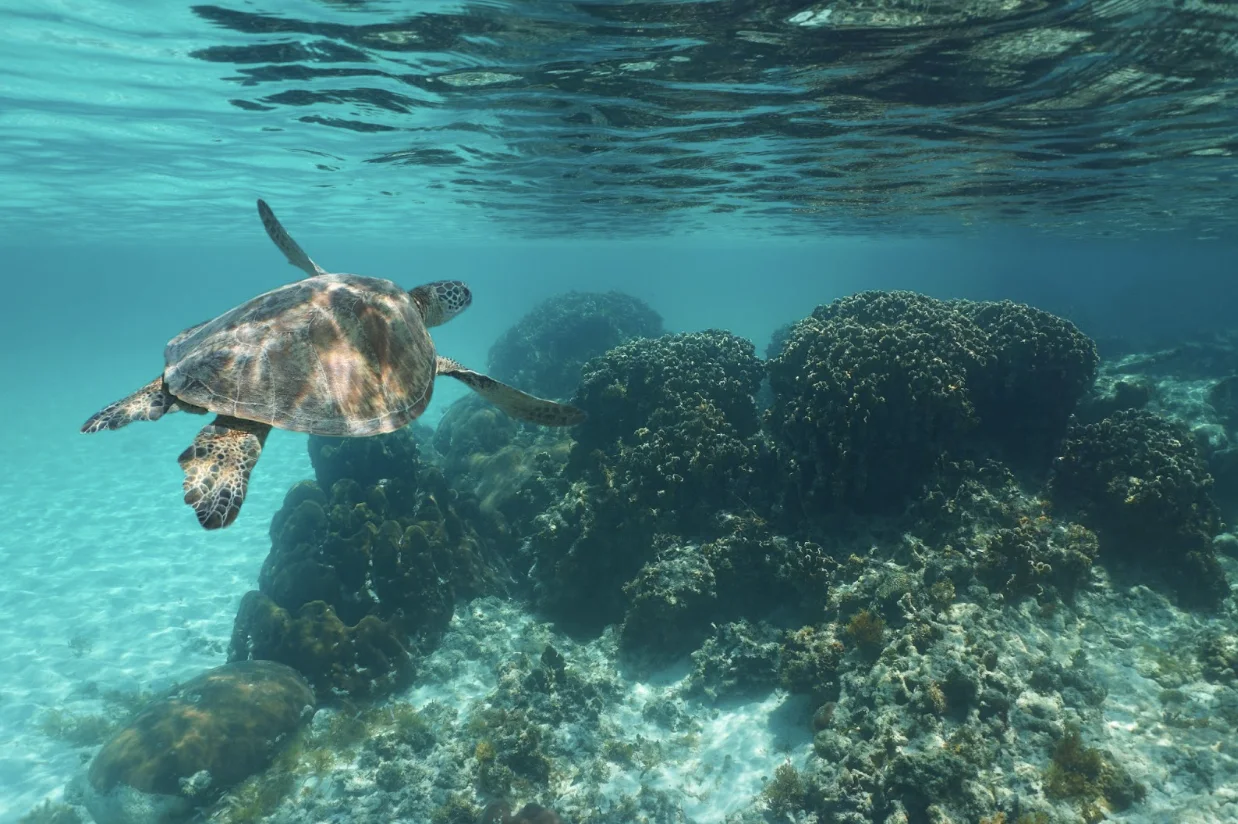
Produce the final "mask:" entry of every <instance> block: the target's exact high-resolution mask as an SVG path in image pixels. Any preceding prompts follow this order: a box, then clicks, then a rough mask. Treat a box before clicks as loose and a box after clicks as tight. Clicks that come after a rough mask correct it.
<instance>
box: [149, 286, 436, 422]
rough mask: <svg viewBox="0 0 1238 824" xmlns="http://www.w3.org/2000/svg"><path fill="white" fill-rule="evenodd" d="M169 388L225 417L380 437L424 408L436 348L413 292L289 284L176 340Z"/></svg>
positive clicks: (168, 354)
mask: <svg viewBox="0 0 1238 824" xmlns="http://www.w3.org/2000/svg"><path fill="white" fill-rule="evenodd" d="M164 359H165V362H166V365H167V368H166V369H165V371H164V382H165V385H166V386H167V388H168V389H169V390H170V391H171V392H172V394H173V395H175V396H176V397H177V398H180V399H182V400H184V401H188V402H189V403H192V404H195V405H197V406H201V407H205V408H206V409H208V410H210V411H211V412H214V413H216V414H222V415H232V416H234V417H238V418H245V419H247V420H253V421H261V422H263V423H269V424H271V425H272V426H276V427H278V428H280V429H290V430H292V431H294V432H309V433H312V434H315V435H337V436H357V435H377V434H381V433H383V432H391V431H393V430H395V429H399V428H400V427H402V426H404V425H405V424H407V423H408V422H409V421H411V420H413V419H414V418H416V417H417V416H418V415H420V414H421V413H422V412H424V411H425V408H426V405H427V404H428V403H429V402H430V395H431V393H432V391H433V389H434V374H435V351H434V343H433V341H431V340H430V335H429V333H428V332H427V331H426V327H425V324H424V323H423V322H422V319H421V315H420V313H419V312H418V311H417V307H416V305H415V304H414V303H413V301H412V299H411V298H410V297H409V296H408V294H407V293H406V292H405V291H404V290H403V289H401V288H400V287H399V286H397V285H396V284H394V283H392V282H391V281H388V280H382V279H379V278H368V277H361V276H358V275H319V276H317V277H311V278H306V279H304V280H299V281H296V282H295V283H290V284H288V285H286V286H281V287H280V288H278V289H274V290H272V291H270V292H267V293H266V294H263V295H259V296H258V297H256V298H253V299H252V300H249V301H247V302H245V303H242V304H241V305H240V306H237V307H235V308H233V309H231V310H229V311H227V312H225V313H224V314H222V315H220V316H219V317H217V318H215V319H214V320H211V321H207V322H206V323H204V324H201V325H199V326H196V327H193V328H190V329H187V330H185V331H184V332H182V333H181V334H179V335H177V336H176V337H175V338H173V339H172V340H171V341H170V342H169V343H168V346H167V349H166V350H165V351H164Z"/></svg>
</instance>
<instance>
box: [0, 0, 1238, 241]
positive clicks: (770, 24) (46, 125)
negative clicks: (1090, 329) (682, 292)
mask: <svg viewBox="0 0 1238 824" xmlns="http://www.w3.org/2000/svg"><path fill="white" fill-rule="evenodd" d="M0 18H2V20H3V26H0V175H2V176H3V186H4V199H3V205H4V213H5V216H4V221H3V227H2V228H0V232H3V233H4V234H5V235H7V236H10V237H29V236H31V235H32V234H33V235H38V236H44V235H64V236H66V237H67V236H82V235H102V236H107V237H110V238H116V237H118V236H122V235H126V234H131V235H133V236H135V237H142V238H146V239H149V238H151V237H153V236H156V235H157V233H159V232H183V231H190V230H191V229H188V228H185V226H184V225H185V224H186V223H189V224H190V226H194V225H196V226H198V227H200V232H201V233H202V234H204V235H210V234H212V233H221V232H228V231H231V230H232V229H233V228H234V227H236V226H237V225H240V221H242V220H247V219H249V218H250V215H249V212H250V210H251V209H252V198H253V196H254V195H255V194H263V195H265V196H267V197H270V198H272V199H273V200H276V201H279V200H285V199H287V198H291V197H293V196H294V195H295V197H297V199H298V205H297V209H298V210H299V211H300V213H301V214H302V215H306V216H307V217H306V219H307V220H308V219H311V218H312V219H315V220H319V221H322V222H324V223H325V222H333V223H335V224H337V225H339V223H340V221H341V220H345V221H350V220H351V221H353V222H355V224H356V225H355V227H354V226H351V225H345V226H344V227H343V228H345V229H347V230H348V231H349V232H353V231H354V230H355V233H356V234H358V235H370V234H380V233H391V232H403V231H409V230H418V231H426V230H428V229H429V230H433V231H436V232H440V233H442V234H443V235H444V236H456V235H459V236H469V235H476V234H482V233H485V234H493V233H495V232H501V233H506V234H510V235H513V236H521V237H530V236H573V237H580V236H581V235H584V234H589V235H595V236H608V237H613V236H649V235H664V234H671V233H673V234H684V233H688V232H699V231H725V232H728V233H733V232H737V231H742V232H744V233H750V234H755V235H764V236H768V235H782V236H819V235H821V234H823V233H827V232H839V231H847V232H854V231H860V232H867V231H877V230H885V231H889V230H894V229H901V230H913V229H914V230H915V231H947V230H952V229H956V228H959V227H966V226H969V225H976V224H979V223H986V224H987V223H993V222H1003V223H1012V224H1020V225H1032V226H1040V227H1047V228H1051V229H1054V230H1055V231H1065V232H1070V233H1076V234H1098V233H1128V232H1129V233H1135V232H1145V231H1151V230H1165V229H1187V230H1190V231H1192V232H1195V233H1197V234H1199V235H1201V236H1215V235H1218V234H1225V233H1227V232H1229V231H1231V230H1230V228H1229V227H1230V226H1232V225H1233V223H1234V218H1235V212H1236V211H1238V207H1236V206H1235V198H1234V197H1233V194H1234V191H1235V190H1234V186H1235V165H1234V162H1233V157H1232V155H1233V153H1234V151H1235V148H1236V147H1238V137H1236V135H1238V99H1236V97H1238V87H1236V83H1235V77H1238V5H1235V4H1233V3H1229V2H1209V1H1208V0H1108V1H1107V2H1081V1H1077V2H1053V1H1052V0H965V1H964V0H837V1H836V2H820V3H813V2H806V1H805V0H793V1H792V2H788V1H787V0H763V2H750V1H749V0H717V1H716V2H666V1H664V0H662V1H659V0H651V1H650V2H590V1H589V0H585V1H583V2H549V1H548V0H527V1H526V2H519V3H502V2H479V3H437V2H416V3H413V2H381V1H379V2H365V1H364V0H281V1H280V2H276V1H275V0H256V1H253V2H251V1H248V0H246V1H242V0H237V2H229V1H228V0H225V2H220V3H212V4H200V5H187V4H180V3H174V2H165V1H164V0H158V1H156V0H140V1H139V0H130V2H119V1H117V2H101V0H93V1H92V2H75V1H74V0H32V1H31V2H22V3H18V2H16V0H9V2H7V3H4V4H3V9H2V10H0ZM306 191H311V192H314V191H317V192H321V195H322V196H321V197H320V198H317V199H314V198H310V199H309V200H310V201H311V202H305V201H306V200H307V199H306V197H305V194H304V193H305V192H306ZM281 195H282V196H283V197H282V198H281ZM363 210H367V211H364V214H365V217H364V220H362V219H361V218H360V217H359V215H361V214H362V213H363ZM187 214H188V215H192V216H193V217H194V218H195V220H193V221H188V222H187V221H186V220H185V219H184V218H185V215H187ZM342 216H350V217H342Z"/></svg>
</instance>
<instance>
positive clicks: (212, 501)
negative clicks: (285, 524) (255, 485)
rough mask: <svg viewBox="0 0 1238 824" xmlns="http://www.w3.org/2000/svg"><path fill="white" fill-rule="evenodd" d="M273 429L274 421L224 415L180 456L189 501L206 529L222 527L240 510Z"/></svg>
mask: <svg viewBox="0 0 1238 824" xmlns="http://www.w3.org/2000/svg"><path fill="white" fill-rule="evenodd" d="M270 431H271V426H270V424H265V423H257V422H256V421H246V420H241V419H240V418H230V417H228V416H227V415H220V416H219V417H217V418H215V420H213V421H211V422H210V423H209V424H207V425H206V426H204V427H202V431H200V432H199V433H198V436H197V437H196V438H194V439H193V444H192V445H191V446H190V447H189V448H188V449H186V450H185V451H184V452H182V453H181V456H180V457H179V458H178V459H177V462H178V463H179V464H180V465H181V469H183V470H185V503H187V504H189V505H190V506H192V507H193V511H194V512H195V513H197V516H198V523H200V524H202V526H203V527H204V528H205V529H222V528H223V527H225V526H228V525H229V524H231V523H232V522H233V521H235V520H236V516H237V515H239V514H240V512H241V504H243V503H244V502H245V491H246V489H247V488H248V487H249V473H250V472H252V471H253V468H254V464H256V463H258V456H259V455H261V454H262V445H263V444H264V443H265V442H266V439H267V434H268V433H270Z"/></svg>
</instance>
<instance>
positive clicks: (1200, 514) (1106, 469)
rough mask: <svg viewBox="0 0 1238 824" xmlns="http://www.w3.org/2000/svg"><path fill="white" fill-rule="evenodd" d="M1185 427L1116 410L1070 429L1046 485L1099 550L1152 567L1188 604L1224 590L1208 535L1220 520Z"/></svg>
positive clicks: (1207, 601) (1210, 600) (1212, 599)
mask: <svg viewBox="0 0 1238 824" xmlns="http://www.w3.org/2000/svg"><path fill="white" fill-rule="evenodd" d="M1211 488H1212V478H1211V476H1210V475H1209V474H1208V470H1207V465H1206V464H1205V463H1204V460H1203V457H1202V456H1201V455H1200V453H1199V448H1198V446H1197V445H1196V443H1195V440H1194V439H1193V438H1192V437H1191V434H1190V432H1188V431H1187V430H1186V428H1185V427H1183V426H1181V425H1179V424H1176V423H1174V422H1172V421H1170V420H1168V419H1166V418H1163V417H1161V416H1159V415H1156V414H1153V413H1150V412H1143V411H1127V412H1116V413H1114V414H1113V415H1110V416H1109V417H1107V418H1105V419H1103V420H1101V421H1099V422H1097V423H1093V424H1085V425H1078V426H1075V427H1073V428H1072V429H1071V431H1070V433H1069V435H1068V437H1067V440H1066V443H1065V446H1064V449H1063V452H1062V455H1061V457H1060V458H1059V460H1058V462H1057V466H1056V468H1055V471H1054V475H1053V478H1052V480H1051V483H1050V490H1051V493H1052V495H1053V498H1054V499H1055V501H1056V502H1058V503H1059V505H1060V506H1062V508H1063V509H1066V510H1068V511H1070V510H1074V511H1076V512H1077V513H1078V516H1079V518H1080V519H1081V520H1082V522H1083V523H1084V524H1085V525H1086V526H1088V527H1089V528H1091V529H1092V530H1094V531H1095V532H1096V534H1097V535H1098V536H1099V538H1100V549H1101V552H1102V553H1103V554H1105V555H1107V556H1109V557H1111V558H1117V559H1123V560H1128V561H1131V562H1132V563H1131V564H1130V566H1131V567H1132V568H1138V569H1140V570H1141V571H1145V572H1146V571H1147V570H1149V569H1157V570H1159V571H1160V572H1161V574H1163V575H1164V576H1165V578H1166V579H1167V580H1168V581H1169V582H1170V583H1171V585H1172V586H1173V587H1174V588H1175V589H1176V590H1177V592H1178V593H1179V595H1180V596H1181V597H1182V598H1183V600H1184V601H1186V602H1187V603H1190V604H1201V605H1212V604H1216V603H1217V602H1218V601H1219V600H1220V599H1222V598H1224V597H1225V596H1226V595H1227V594H1228V592H1229V586H1228V584H1227V583H1226V581H1225V574H1224V572H1223V571H1222V569H1221V568H1220V565H1219V564H1218V563H1217V560H1216V557H1215V554H1214V552H1213V548H1212V538H1213V537H1214V536H1215V535H1216V534H1217V533H1218V532H1220V530H1221V527H1222V524H1221V518H1220V512H1219V510H1218V508H1217V505H1216V504H1215V503H1214V502H1213V500H1212V496H1211Z"/></svg>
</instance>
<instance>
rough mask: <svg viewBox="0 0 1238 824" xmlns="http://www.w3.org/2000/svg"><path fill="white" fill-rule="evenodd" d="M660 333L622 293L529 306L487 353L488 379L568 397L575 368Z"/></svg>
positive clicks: (651, 316) (649, 313)
mask: <svg viewBox="0 0 1238 824" xmlns="http://www.w3.org/2000/svg"><path fill="white" fill-rule="evenodd" d="M662 333H663V327H662V317H661V316H660V315H659V314H658V313H657V312H655V311H654V310H653V309H651V308H650V307H649V305H648V304H646V303H645V302H644V301H642V300H640V299H639V298H635V297H632V296H631V295H627V294H624V293H622V292H615V291H612V292H568V293H566V294H562V295H556V296H554V297H551V298H548V299H546V300H544V301H542V302H541V303H539V304H538V305H537V306H535V307H534V308H533V309H532V310H531V311H530V312H529V313H528V314H526V315H525V316H524V317H523V318H521V319H520V320H519V321H517V322H516V324H515V325H514V326H512V327H511V328H510V329H508V330H507V331H506V332H504V333H503V335H501V336H500V337H499V339H498V340H497V341H495V343H494V345H493V346H492V347H491V348H490V370H489V371H490V374H491V375H492V376H493V377H494V378H496V379H497V380H501V381H507V382H508V383H512V384H514V385H516V386H520V387H521V388H523V389H524V390H525V391H526V392H531V393H533V394H535V395H539V396H541V397H544V398H554V399H557V400H563V399H566V398H568V397H569V396H571V394H572V393H573V392H574V391H575V390H576V385H577V382H578V381H579V380H580V371H581V367H582V366H583V365H584V363H585V362H586V361H588V360H589V359H590V358H594V357H597V356H599V355H602V354H603V353H605V352H606V351H607V350H609V349H613V348H614V347H616V346H618V345H619V344H621V343H625V342H627V341H629V340H632V339H633V338H653V337H658V336H659V335H661V334H662Z"/></svg>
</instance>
